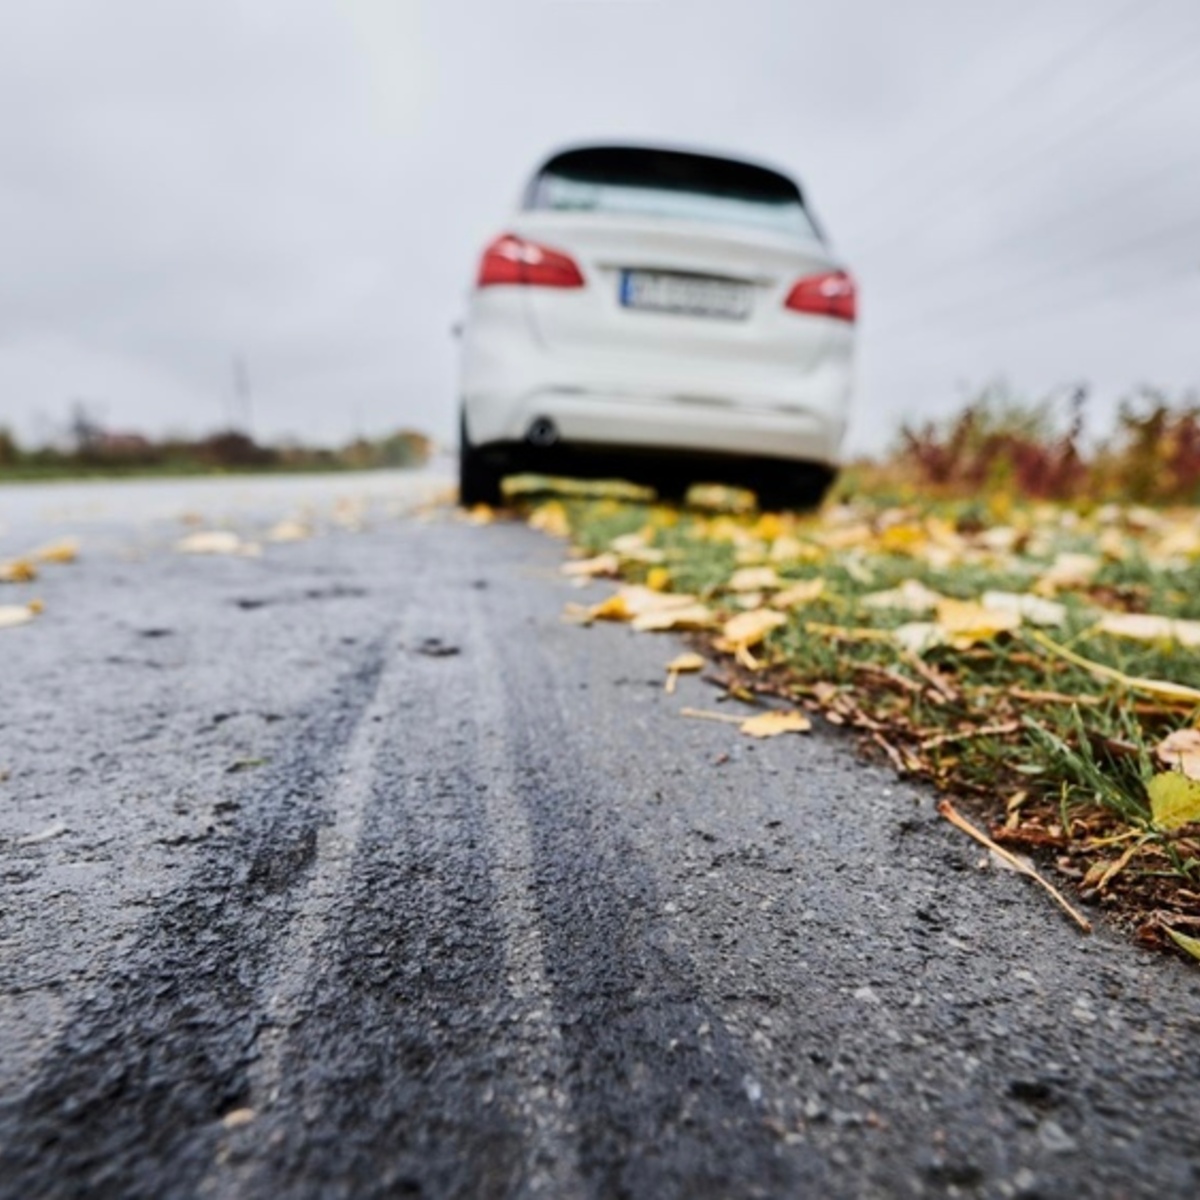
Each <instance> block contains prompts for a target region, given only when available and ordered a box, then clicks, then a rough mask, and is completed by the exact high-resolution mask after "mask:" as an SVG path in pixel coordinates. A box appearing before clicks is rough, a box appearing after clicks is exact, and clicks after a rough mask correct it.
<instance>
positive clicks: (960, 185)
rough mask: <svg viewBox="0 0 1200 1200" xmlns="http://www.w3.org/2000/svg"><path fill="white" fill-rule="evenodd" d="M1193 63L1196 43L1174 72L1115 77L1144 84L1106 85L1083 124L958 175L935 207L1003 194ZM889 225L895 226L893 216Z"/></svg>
mask: <svg viewBox="0 0 1200 1200" xmlns="http://www.w3.org/2000/svg"><path fill="white" fill-rule="evenodd" d="M1196 59H1200V42H1192V43H1190V44H1188V46H1186V49H1184V54H1183V56H1182V58H1178V59H1175V60H1174V61H1172V64H1171V66H1172V67H1174V70H1169V71H1166V72H1159V73H1157V74H1150V76H1147V74H1146V70H1145V66H1144V65H1142V64H1138V65H1136V66H1135V67H1134V68H1133V70H1130V71H1127V72H1124V73H1122V74H1121V76H1118V77H1117V80H1116V83H1121V82H1123V80H1126V79H1128V78H1130V77H1134V76H1136V77H1138V78H1139V79H1141V80H1144V84H1142V86H1140V88H1138V86H1135V88H1133V89H1127V90H1114V89H1112V86H1111V84H1110V86H1109V91H1108V97H1109V101H1110V102H1109V103H1108V104H1105V106H1103V107H1102V108H1099V109H1094V108H1092V109H1090V110H1088V115H1087V120H1085V121H1082V122H1076V124H1075V125H1074V126H1073V127H1069V128H1067V130H1062V131H1060V132H1058V134H1057V136H1056V137H1054V138H1051V140H1050V142H1045V143H1042V144H1039V145H1036V146H1033V148H1032V152H1031V154H1026V155H1024V156H1020V157H1018V158H1016V160H1015V161H1013V160H1010V161H1008V162H1002V163H998V164H996V169H994V170H992V172H990V173H985V174H983V175H980V174H978V173H965V174H960V176H959V179H958V182H956V184H953V185H950V187H949V188H948V190H943V191H942V192H941V194H938V196H937V197H936V200H937V203H938V204H940V205H943V206H944V205H946V204H947V202H948V200H952V199H955V198H956V197H959V196H961V194H964V193H967V194H968V193H971V192H972V191H979V190H982V188H983V187H986V186H989V185H992V193H995V192H996V191H1001V190H1003V188H1004V187H1010V186H1013V184H1015V182H1021V181H1022V180H1026V179H1028V174H1027V173H1024V174H1022V173H1020V168H1021V167H1025V166H1028V164H1032V163H1037V162H1038V161H1039V160H1042V158H1045V157H1046V156H1048V155H1050V154H1051V152H1052V151H1055V150H1057V149H1058V148H1060V146H1062V145H1064V144H1068V143H1070V144H1073V145H1078V144H1079V143H1081V142H1086V140H1088V139H1090V138H1092V137H1094V136H1096V134H1097V133H1103V132H1106V131H1108V130H1109V128H1111V124H1110V122H1109V120H1108V119H1109V118H1110V116H1111V115H1112V114H1114V113H1117V112H1121V114H1122V115H1124V114H1126V113H1129V112H1132V110H1133V109H1136V108H1138V107H1140V106H1141V104H1144V103H1145V102H1146V101H1148V100H1152V98H1154V96H1156V95H1158V94H1159V92H1160V91H1162V90H1163V89H1164V88H1165V86H1168V85H1170V84H1174V83H1175V82H1176V80H1177V79H1180V78H1182V77H1184V74H1186V72H1187V71H1190V70H1192V67H1193V65H1194V62H1195V61H1196ZM1076 107H1078V106H1076ZM1055 161H1056V162H1061V161H1062V160H1061V158H1056V160H1055ZM893 223H895V221H894V215H893ZM883 245H886V241H883V240H877V241H875V242H868V245H866V246H865V247H863V251H862V252H863V253H866V254H870V253H872V252H874V251H875V250H878V248H881V247H882V246H883Z"/></svg>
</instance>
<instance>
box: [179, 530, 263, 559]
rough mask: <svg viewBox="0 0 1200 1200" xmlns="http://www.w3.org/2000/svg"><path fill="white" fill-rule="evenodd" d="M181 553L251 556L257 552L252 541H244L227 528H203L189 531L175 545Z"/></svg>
mask: <svg viewBox="0 0 1200 1200" xmlns="http://www.w3.org/2000/svg"><path fill="white" fill-rule="evenodd" d="M175 548H176V549H177V550H178V551H179V552H180V553H181V554H240V555H246V556H252V555H255V554H258V553H259V549H258V547H257V546H256V545H255V544H254V543H253V542H244V541H242V539H241V538H240V537H238V535H237V534H236V533H233V532H232V531H231V530H228V529H205V530H201V531H200V532H198V533H189V534H188V535H187V537H185V538H181V539H180V540H179V541H178V542H177V543H176V545H175Z"/></svg>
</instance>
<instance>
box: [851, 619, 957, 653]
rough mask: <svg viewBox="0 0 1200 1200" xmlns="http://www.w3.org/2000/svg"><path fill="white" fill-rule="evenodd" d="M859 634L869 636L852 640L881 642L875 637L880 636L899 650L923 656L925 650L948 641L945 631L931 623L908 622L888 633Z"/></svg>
mask: <svg viewBox="0 0 1200 1200" xmlns="http://www.w3.org/2000/svg"><path fill="white" fill-rule="evenodd" d="M861 632H865V633H869V634H870V635H871V636H870V637H869V638H868V637H863V638H861V639H853V640H862V641H876V640H881V639H879V638H877V637H876V635H877V634H882V637H883V638H886V639H888V640H890V641H894V642H895V643H896V645H897V646H899V647H900V649H901V650H907V651H908V652H909V653H910V654H924V653H925V651H926V650H932V649H933V648H934V647H935V646H944V645H945V644H946V642H947V640H948V639H947V637H946V631H945V630H944V629H943V628H942V627H941V626H940V625H935V624H934V623H933V622H932V621H908V622H907V623H905V624H904V625H899V626H897V627H896V628H895V629H893V630H891V631H890V632H888V631H883V630H874V629H871V630H865V631H861Z"/></svg>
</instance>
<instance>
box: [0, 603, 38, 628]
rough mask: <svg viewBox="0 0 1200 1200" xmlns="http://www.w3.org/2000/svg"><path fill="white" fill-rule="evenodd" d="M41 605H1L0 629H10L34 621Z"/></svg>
mask: <svg viewBox="0 0 1200 1200" xmlns="http://www.w3.org/2000/svg"><path fill="white" fill-rule="evenodd" d="M41 607H42V606H41V605H40V604H38V603H36V602H35V603H33V604H0V629H9V628H11V627H12V626H14V625H24V624H26V623H27V622H29V621H32V620H33V618H34V617H35V616H37V614H38V613H39V612H41Z"/></svg>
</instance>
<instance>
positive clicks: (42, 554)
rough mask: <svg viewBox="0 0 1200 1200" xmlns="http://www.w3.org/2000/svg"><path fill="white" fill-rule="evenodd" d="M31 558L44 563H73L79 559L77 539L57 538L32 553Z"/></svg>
mask: <svg viewBox="0 0 1200 1200" xmlns="http://www.w3.org/2000/svg"><path fill="white" fill-rule="evenodd" d="M32 557H34V558H36V559H37V560H38V562H44V563H73V562H74V561H75V560H76V559H77V558H78V557H79V539H78V538H59V540H58V541H55V542H48V543H47V544H46V545H45V546H41V547H39V548H38V549H37V550H35V551H34V552H33V555H32Z"/></svg>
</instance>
